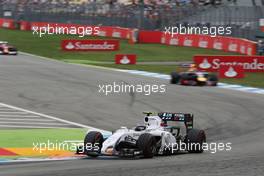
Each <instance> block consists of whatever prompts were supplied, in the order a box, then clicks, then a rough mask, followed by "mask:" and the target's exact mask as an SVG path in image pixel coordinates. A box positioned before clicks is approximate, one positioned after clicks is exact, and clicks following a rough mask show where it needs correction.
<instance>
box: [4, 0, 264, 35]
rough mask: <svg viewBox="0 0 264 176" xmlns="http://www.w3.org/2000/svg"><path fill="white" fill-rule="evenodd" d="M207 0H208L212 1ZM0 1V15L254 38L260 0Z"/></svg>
mask: <svg viewBox="0 0 264 176" xmlns="http://www.w3.org/2000/svg"><path fill="white" fill-rule="evenodd" d="M213 1H214V0H211V1H210V2H213ZM205 2H208V1H207V0H144V1H143V0H0V4H1V6H0V12H1V16H4V12H6V11H10V12H12V13H11V14H12V15H9V16H6V18H13V19H16V20H27V21H49V22H63V23H65V22H66V23H78V24H91V25H99V24H100V25H106V26H121V27H129V28H140V29H147V30H163V29H164V27H165V26H177V25H179V24H191V25H194V26H199V25H207V26H210V25H214V26H217V25H222V26H232V27H233V29H235V30H234V33H233V35H234V36H236V37H244V38H248V39H255V38H254V36H255V35H254V33H255V32H256V30H257V29H258V20H259V18H261V17H263V16H264V6H261V5H263V4H264V2H263V0H235V1H234V0H222V1H221V2H222V4H221V5H218V6H215V5H206V6H204V3H205Z"/></svg>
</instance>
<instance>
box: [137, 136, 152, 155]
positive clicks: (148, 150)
mask: <svg viewBox="0 0 264 176" xmlns="http://www.w3.org/2000/svg"><path fill="white" fill-rule="evenodd" d="M137 147H138V148H139V150H140V151H142V152H143V156H144V158H152V157H153V156H154V155H155V154H156V152H157V151H156V150H157V146H156V138H155V137H154V136H153V135H151V134H149V133H144V134H141V135H140V136H139V138H138V140H137Z"/></svg>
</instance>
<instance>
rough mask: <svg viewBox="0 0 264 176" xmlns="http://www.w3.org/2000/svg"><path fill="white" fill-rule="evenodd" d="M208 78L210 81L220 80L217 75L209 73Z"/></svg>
mask: <svg viewBox="0 0 264 176" xmlns="http://www.w3.org/2000/svg"><path fill="white" fill-rule="evenodd" d="M208 80H209V81H216V82H217V81H218V77H217V76H216V75H209V76H208Z"/></svg>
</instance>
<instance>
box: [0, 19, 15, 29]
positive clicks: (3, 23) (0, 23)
mask: <svg viewBox="0 0 264 176" xmlns="http://www.w3.org/2000/svg"><path fill="white" fill-rule="evenodd" d="M0 27H3V28H8V29H15V23H14V20H12V19H4V18H0Z"/></svg>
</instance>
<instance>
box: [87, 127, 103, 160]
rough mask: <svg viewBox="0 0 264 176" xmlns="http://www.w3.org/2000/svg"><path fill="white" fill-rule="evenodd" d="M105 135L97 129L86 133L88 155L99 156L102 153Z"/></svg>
mask: <svg viewBox="0 0 264 176" xmlns="http://www.w3.org/2000/svg"><path fill="white" fill-rule="evenodd" d="M103 141H104V138H103V135H102V134H101V133H100V132H97V131H91V132H89V133H87V134H86V136H85V138H84V146H83V147H84V148H83V149H84V153H85V154H86V155H87V156H91V157H97V156H99V155H100V153H101V148H102V145H103Z"/></svg>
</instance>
